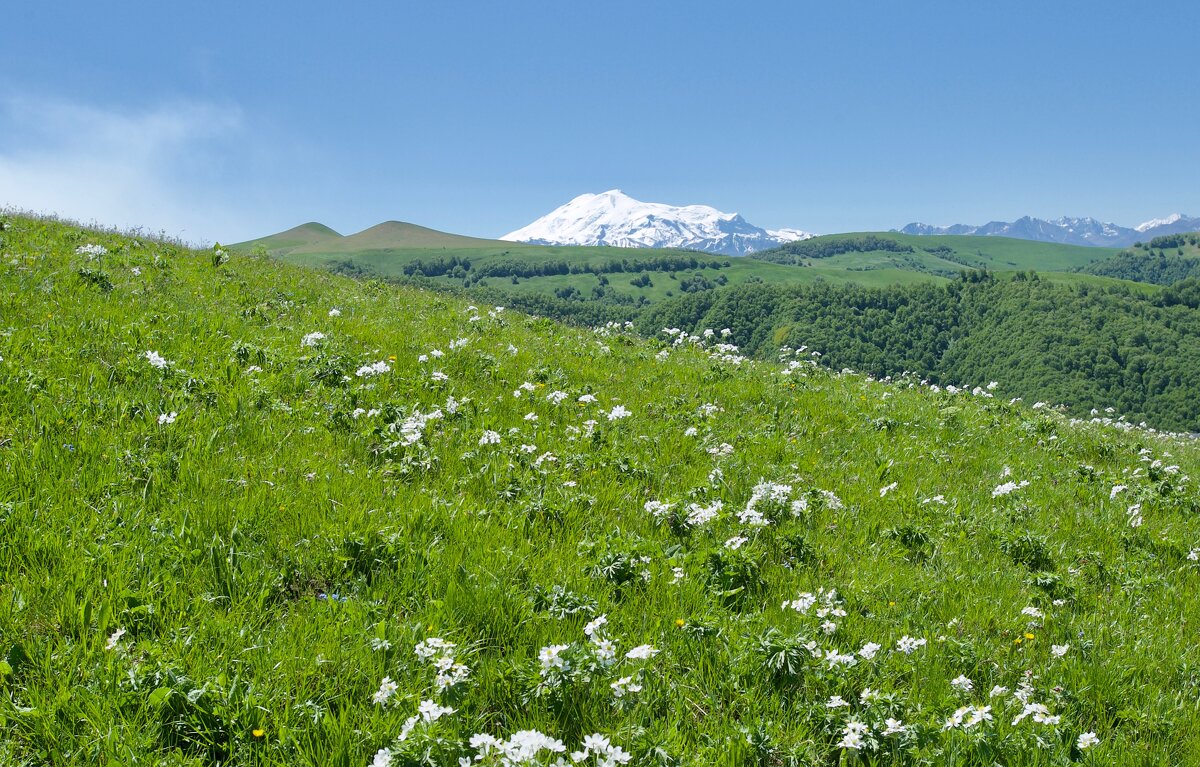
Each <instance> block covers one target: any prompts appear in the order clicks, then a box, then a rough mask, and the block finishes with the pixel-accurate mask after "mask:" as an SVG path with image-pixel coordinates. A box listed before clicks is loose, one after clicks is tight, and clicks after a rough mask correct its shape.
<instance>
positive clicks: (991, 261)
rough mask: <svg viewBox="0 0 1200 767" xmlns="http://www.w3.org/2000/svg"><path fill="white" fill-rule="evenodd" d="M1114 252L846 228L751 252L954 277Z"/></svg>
mask: <svg viewBox="0 0 1200 767" xmlns="http://www.w3.org/2000/svg"><path fill="white" fill-rule="evenodd" d="M1115 253H1117V249H1116V248H1099V247H1088V246H1083V245H1063V244H1059V243H1051V242H1033V241H1030V240H1020V239H1014V238H1011V237H974V236H969V235H915V234H900V233H897V232H851V233H847V234H831V235H825V236H823V237H814V238H812V239H809V240H803V241H800V242H793V243H788V244H787V245H782V246H780V247H778V248H772V249H771V250H764V251H761V252H759V253H755V254H753V255H752V256H751V257H752V258H755V259H759V260H763V261H771V262H773V263H780V264H798V265H802V266H822V267H825V268H836V267H842V268H845V269H863V268H881V267H885V266H892V267H895V268H902V269H908V270H912V271H917V272H926V273H929V274H936V275H941V276H953V275H955V274H957V273H958V272H960V271H961V270H962V269H963V268H967V269H990V270H992V271H1024V270H1028V269H1033V270H1036V271H1039V272H1069V271H1074V270H1075V269H1077V268H1079V267H1082V266H1085V265H1087V264H1090V263H1093V262H1096V261H1101V260H1103V259H1105V258H1107V257H1108V256H1111V255H1113V254H1115Z"/></svg>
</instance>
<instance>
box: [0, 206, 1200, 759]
mask: <svg viewBox="0 0 1200 767" xmlns="http://www.w3.org/2000/svg"><path fill="white" fill-rule="evenodd" d="M0 229H3V231H0V254H2V257H0V291H2V292H0V296H2V300H3V303H2V304H0V306H3V315H2V317H3V321H2V322H0V358H3V359H2V361H0V397H2V398H3V401H4V402H5V404H6V407H5V408H4V409H3V410H2V411H0V468H2V471H0V573H2V576H3V577H0V657H2V658H3V661H0V686H2V687H3V692H4V695H3V696H0V762H2V763H5V764H103V765H113V764H173V765H183V764H188V765H216V764H222V765H313V766H314V767H315V766H316V765H340V766H346V767H350V766H359V765H367V764H375V765H385V764H391V765H415V764H418V763H432V764H459V763H468V762H469V763H475V764H482V765H498V764H512V763H522V764H534V763H536V764H550V763H551V762H552V761H553V760H554V759H556V758H558V757H559V756H561V757H562V758H563V759H570V762H571V763H586V764H596V765H599V764H626V763H627V764H631V765H638V766H639V767H641V766H645V765H676V764H679V765H684V764H686V765H702V764H703V765H712V764H729V765H747V766H749V765H776V764H813V763H822V764H836V763H839V760H840V763H843V764H845V763H851V762H856V761H857V762H863V763H872V764H889V765H890V764H972V765H974V764H989V765H990V764H994V763H1001V764H1037V765H1051V764H1066V763H1069V762H1072V761H1081V762H1083V763H1097V764H1100V763H1104V764H1151V765H1175V764H1181V763H1186V762H1188V761H1189V760H1190V759H1191V757H1192V755H1194V754H1195V753H1197V752H1198V751H1200V728H1198V727H1197V725H1198V723H1200V722H1198V719H1197V714H1196V710H1195V707H1194V706H1193V705H1192V703H1193V701H1194V700H1195V697H1196V693H1197V689H1196V680H1195V678H1194V673H1193V671H1194V669H1195V668H1196V667H1197V664H1198V663H1200V649H1197V647H1196V646H1195V645H1194V644H1193V643H1189V642H1181V641H1179V639H1180V636H1181V634H1180V632H1181V630H1182V629H1181V627H1186V626H1187V625H1190V624H1191V623H1192V622H1194V621H1195V620H1196V615H1195V613H1196V604H1197V598H1198V597H1200V594H1198V593H1197V592H1198V585H1197V584H1198V579H1200V567H1198V565H1197V561H1196V558H1197V556H1200V555H1198V554H1197V548H1196V547H1197V546H1198V545H1200V517H1198V516H1197V511H1198V510H1200V508H1198V498H1200V495H1198V494H1197V493H1198V488H1197V484H1196V481H1195V480H1193V479H1191V478H1190V477H1191V476H1194V475H1195V474H1196V472H1197V470H1198V469H1200V455H1198V454H1197V449H1196V447H1195V445H1193V444H1192V443H1190V442H1187V441H1179V442H1177V441H1172V440H1169V439H1166V438H1164V437H1161V436H1154V435H1149V434H1145V433H1141V432H1136V431H1134V432H1129V433H1124V432H1122V431H1119V430H1117V429H1114V428H1112V427H1111V426H1105V425H1102V424H1089V423H1077V424H1072V423H1069V422H1068V421H1067V420H1065V419H1064V418H1062V417H1060V416H1058V415H1057V414H1055V413H1053V412H1049V411H1047V410H1045V409H1042V410H1034V409H1030V408H1029V407H1025V406H1023V405H1020V404H1017V405H1012V404H1008V397H1009V394H1008V392H1007V391H1005V390H1004V389H1003V388H1000V389H997V390H996V391H995V392H994V394H995V398H990V397H987V396H983V395H982V393H981V394H980V396H971V395H968V394H965V393H959V394H951V393H949V392H947V391H945V390H941V391H936V392H934V391H931V390H928V389H926V388H924V387H921V386H916V385H913V384H911V383H908V382H901V383H897V384H886V383H881V382H877V381H870V380H867V379H865V378H861V377H858V376H854V375H838V374H835V373H831V372H828V371H826V370H823V369H820V368H816V367H813V366H812V365H811V364H810V363H809V362H807V361H806V360H807V359H808V354H807V352H802V353H800V352H798V353H797V356H796V357H794V358H793V357H790V356H789V357H787V358H785V360H784V362H782V363H778V364H776V363H755V362H752V361H748V360H743V359H742V358H741V357H739V356H738V352H737V351H736V350H734V349H732V348H728V347H725V346H722V345H719V343H718V342H720V340H721V337H722V336H721V333H720V332H716V333H715V334H714V338H713V339H711V340H706V339H705V338H704V337H703V335H704V334H700V335H698V336H697V337H691V338H689V337H684V336H681V335H680V334H678V333H674V334H668V335H661V336H660V337H661V339H662V340H660V341H645V340H640V339H638V338H636V337H634V336H632V335H630V334H628V332H626V331H624V330H621V329H614V328H609V329H602V330H600V331H591V330H582V329H578V328H570V327H565V326H561V325H556V324H554V323H552V322H550V321H547V320H539V319H532V318H529V317H525V316H521V315H519V314H515V313H514V312H512V311H501V310H499V309H495V308H491V307H486V306H484V307H480V308H479V309H476V308H475V307H472V306H468V305H467V304H466V303H464V302H460V301H457V300H454V299H452V298H448V297H447V296H445V295H439V294H434V293H429V292H423V291H420V290H415V289H412V288H408V287H393V286H387V285H383V284H380V283H370V284H363V283H360V282H356V281H353V280H350V279H345V278H342V277H338V276H336V275H331V274H328V273H324V272H321V271H314V270H306V269H301V268H297V267H295V266H291V265H288V264H284V263H281V262H279V261H275V260H266V259H259V258H250V257H244V256H240V255H237V254H233V255H232V256H229V255H228V254H222V253H220V252H215V253H214V252H199V253H198V252H192V251H188V250H185V249H182V248H179V247H176V246H173V245H171V244H169V243H160V242H153V241H147V240H132V239H127V238H124V237H121V236H118V235H115V234H112V233H106V232H95V231H86V230H81V229H78V228H75V227H73V226H69V225H65V224H59V223H55V222H49V221H40V220H31V219H25V218H11V219H8V220H6V221H4V222H0ZM717 330H718V331H719V329H717ZM978 383H980V384H985V383H986V381H979V382H978ZM572 752H574V754H573V755H571V754H572ZM460 760H465V761H463V762H460Z"/></svg>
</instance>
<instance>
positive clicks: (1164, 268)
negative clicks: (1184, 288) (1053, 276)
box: [1080, 232, 1200, 285]
mask: <svg viewBox="0 0 1200 767" xmlns="http://www.w3.org/2000/svg"><path fill="white" fill-rule="evenodd" d="M1080 271H1082V272H1086V273H1088V274H1095V275H1100V276H1103V277H1114V278H1117V279H1123V280H1137V281H1138V282H1149V283H1154V284H1156V285H1171V284H1174V283H1176V282H1179V281H1180V280H1186V279H1188V278H1200V233H1196V232H1192V233H1188V234H1175V235H1169V236H1166V237H1155V238H1154V239H1152V240H1150V241H1149V242H1144V243H1138V244H1137V245H1135V246H1134V247H1132V248H1129V249H1127V250H1123V251H1121V252H1120V253H1117V254H1116V255H1114V256H1111V257H1109V258H1106V259H1104V260H1103V261H1096V262H1095V263H1091V264H1088V265H1086V266H1083V267H1081V268H1080Z"/></svg>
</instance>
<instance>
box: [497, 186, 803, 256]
mask: <svg viewBox="0 0 1200 767" xmlns="http://www.w3.org/2000/svg"><path fill="white" fill-rule="evenodd" d="M812 236H813V235H811V234H809V233H808V232H804V231H801V230H799V229H779V230H775V231H767V230H766V229H761V228H759V227H757V226H754V225H753V224H750V223H748V222H747V221H746V220H745V219H744V218H742V217H741V216H740V215H738V214H737V213H724V212H722V211H719V210H717V209H716V208H713V207H710V206H708V205H683V206H676V205H665V204H663V203H657V202H642V201H640V200H636V199H634V198H633V197H630V196H629V195H627V194H625V193H624V192H622V191H621V190H620V189H610V190H608V191H607V192H602V193H600V194H581V195H579V196H578V197H576V198H574V199H573V200H571V201H570V202H568V203H567V204H565V205H562V206H560V207H558V208H556V209H554V210H553V211H551V212H550V213H548V214H547V215H545V216H542V217H541V218H539V219H538V220H537V221H534V222H533V223H532V224H530V225H529V226H526V227H523V228H521V229H518V230H516V231H515V232H509V233H508V234H506V235H504V236H503V237H501V238H500V239H502V240H510V241H514V242H529V243H534V244H538V245H613V246H617V247H624V248H684V249H691V250H702V251H706V252H709V253H720V254H723V255H729V256H743V255H746V254H748V253H753V252H755V251H758V250H764V249H766V248H773V247H775V246H777V245H781V244H783V243H785V242H791V241H793V240H802V239H806V238H808V237H812Z"/></svg>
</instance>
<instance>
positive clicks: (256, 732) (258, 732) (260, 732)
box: [250, 727, 267, 739]
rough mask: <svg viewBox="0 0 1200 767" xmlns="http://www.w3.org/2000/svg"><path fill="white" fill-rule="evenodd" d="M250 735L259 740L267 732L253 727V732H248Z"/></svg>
mask: <svg viewBox="0 0 1200 767" xmlns="http://www.w3.org/2000/svg"><path fill="white" fill-rule="evenodd" d="M250 734H251V735H253V736H254V737H255V738H256V739H259V738H262V736H264V735H266V734H267V731H266V730H264V729H263V728H261V727H255V728H254V729H253V730H251V731H250Z"/></svg>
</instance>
